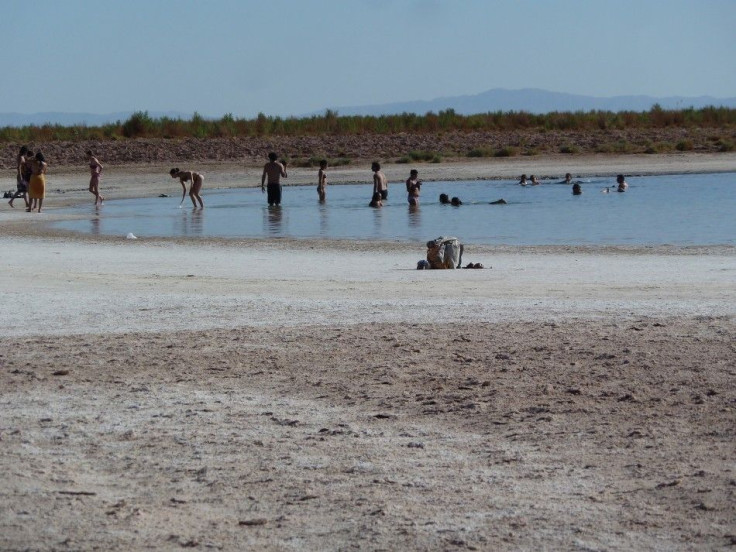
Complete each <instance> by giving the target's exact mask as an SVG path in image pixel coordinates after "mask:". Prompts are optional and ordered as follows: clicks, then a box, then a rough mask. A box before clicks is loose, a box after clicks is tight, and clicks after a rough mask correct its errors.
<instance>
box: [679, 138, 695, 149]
mask: <svg viewBox="0 0 736 552" xmlns="http://www.w3.org/2000/svg"><path fill="white" fill-rule="evenodd" d="M675 149H676V150H677V151H692V150H693V149H695V145H694V144H693V141H692V140H680V141H679V142H677V145H676V146H675Z"/></svg>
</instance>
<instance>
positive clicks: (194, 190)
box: [189, 176, 204, 209]
mask: <svg viewBox="0 0 736 552" xmlns="http://www.w3.org/2000/svg"><path fill="white" fill-rule="evenodd" d="M203 183H204V178H202V176H197V177H196V178H195V179H194V182H192V187H191V188H189V198H190V199H191V200H192V204H193V205H194V208H195V209H196V208H197V201H199V208H200V209H204V201H202V196H201V195H199V192H200V191H201V190H202V184H203Z"/></svg>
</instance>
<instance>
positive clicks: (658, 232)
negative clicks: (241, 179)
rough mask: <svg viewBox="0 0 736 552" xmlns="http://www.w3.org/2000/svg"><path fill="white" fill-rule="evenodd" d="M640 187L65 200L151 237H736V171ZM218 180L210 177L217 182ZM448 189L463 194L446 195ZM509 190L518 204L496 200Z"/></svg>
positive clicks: (642, 182) (350, 188) (107, 230)
mask: <svg viewBox="0 0 736 552" xmlns="http://www.w3.org/2000/svg"><path fill="white" fill-rule="evenodd" d="M628 183H629V191H628V192H626V193H617V192H615V191H613V189H611V190H612V191H611V193H601V190H602V189H603V188H606V187H609V186H612V185H614V184H615V182H614V179H590V180H585V179H584V180H582V187H583V194H582V195H580V196H573V195H572V194H571V190H570V187H569V186H566V185H562V184H553V183H550V182H543V184H542V185H540V186H533V187H532V186H527V187H521V186H518V185H517V184H516V181H508V180H507V181H468V182H461V181H453V182H426V183H425V184H424V185H423V186H422V197H421V199H420V201H421V204H420V206H419V207H418V208H417V209H410V208H409V206H408V205H407V202H406V192H405V191H404V184H403V183H392V184H391V185H390V187H389V199H388V201H387V202H386V203H385V205H384V207H383V208H382V209H372V208H370V207H368V202H369V200H370V192H371V186H370V185H368V184H366V185H330V186H328V190H327V202H326V203H324V204H320V203H318V201H317V193H316V190H315V187H314V186H293V187H289V186H285V187H284V190H283V201H282V205H281V207H271V208H269V207H268V206H267V205H266V204H265V202H266V199H265V194H262V192H261V190H260V188H246V189H231V190H213V189H207V188H205V189H204V191H203V198H204V200H205V205H206V208H205V209H204V210H202V211H200V210H197V211H194V210H192V205H191V201H190V200H189V198H188V197H187V198H186V199H185V202H184V204H183V206H182V207H181V208H179V200H180V199H181V196H179V197H175V196H172V197H166V198H159V197H153V198H141V199H129V200H109V201H106V203H105V205H104V206H103V207H102V208H101V209H99V210H95V209H94V208H93V207H92V206H91V205H84V206H79V207H75V208H71V209H65V210H63V212H64V213H67V214H75V215H82V218H81V219H77V220H68V221H64V222H61V223H58V224H57V225H56V226H57V227H59V228H63V229H67V230H73V231H77V232H83V233H91V234H102V235H126V234H128V233H129V232H132V233H133V234H135V235H136V236H139V237H225V238H243V237H254V238H264V237H271V238H273V237H290V238H318V239H357V240H386V241H408V242H420V243H423V242H426V241H427V240H428V239H430V238H432V237H435V236H439V235H453V236H458V237H460V238H461V240H462V241H463V242H465V243H474V244H488V245H494V244H508V245H642V244H651V245H659V244H671V245H715V244H727V245H736V201H735V200H734V192H735V191H736V173H720V174H695V175H693V174H689V175H666V176H646V177H631V178H629V179H628ZM205 185H206V183H205ZM440 193H446V194H448V195H449V196H451V197H452V196H458V197H460V198H461V199H462V201H463V203H464V204H463V205H462V206H460V207H453V206H450V205H441V204H439V201H438V197H439V194H440ZM500 198H503V199H505V200H506V201H507V202H508V204H507V205H490V204H489V202H491V201H494V200H497V199H500Z"/></svg>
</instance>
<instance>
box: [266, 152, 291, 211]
mask: <svg viewBox="0 0 736 552" xmlns="http://www.w3.org/2000/svg"><path fill="white" fill-rule="evenodd" d="M276 159H278V155H276V154H275V153H274V152H271V153H269V154H268V163H266V164H265V165H264V166H263V174H262V175H261V191H262V192H265V191H266V187H265V186H266V182H268V204H269V206H270V205H281V177H282V176H283V177H284V178H287V174H286V163H283V164H282V163H279V162H278V161H276ZM266 178H268V181H267V180H266Z"/></svg>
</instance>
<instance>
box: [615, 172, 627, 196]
mask: <svg viewBox="0 0 736 552" xmlns="http://www.w3.org/2000/svg"><path fill="white" fill-rule="evenodd" d="M616 182H617V183H618V188H616V191H617V192H625V191H626V190H628V189H629V185H628V184H627V183H626V179H625V178H624V175H622V174H620V175H618V176H617V177H616Z"/></svg>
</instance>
